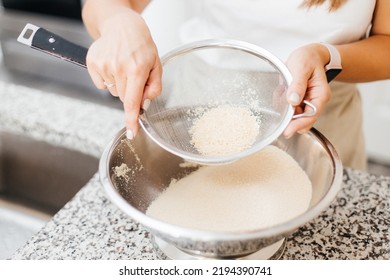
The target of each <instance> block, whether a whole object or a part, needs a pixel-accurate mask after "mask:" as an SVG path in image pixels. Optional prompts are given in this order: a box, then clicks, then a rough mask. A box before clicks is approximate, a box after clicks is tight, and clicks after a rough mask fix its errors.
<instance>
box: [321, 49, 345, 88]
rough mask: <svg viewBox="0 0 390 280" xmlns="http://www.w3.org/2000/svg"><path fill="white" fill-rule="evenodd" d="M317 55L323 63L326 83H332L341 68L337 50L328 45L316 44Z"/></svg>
mask: <svg viewBox="0 0 390 280" xmlns="http://www.w3.org/2000/svg"><path fill="white" fill-rule="evenodd" d="M317 45H318V47H319V48H318V49H319V55H320V56H321V60H322V61H323V65H324V68H325V73H326V77H327V80H328V82H330V81H332V80H333V79H334V78H335V77H336V76H337V75H338V74H340V72H341V70H342V69H343V68H342V64H341V55H340V52H339V51H338V49H337V48H336V47H335V46H333V45H331V44H328V43H318V44H317Z"/></svg>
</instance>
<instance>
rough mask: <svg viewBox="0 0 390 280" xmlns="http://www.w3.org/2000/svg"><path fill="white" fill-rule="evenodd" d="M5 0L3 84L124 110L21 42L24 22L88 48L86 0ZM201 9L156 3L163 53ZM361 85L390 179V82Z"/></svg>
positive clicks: (370, 141)
mask: <svg viewBox="0 0 390 280" xmlns="http://www.w3.org/2000/svg"><path fill="white" fill-rule="evenodd" d="M0 1H1V2H0V4H1V5H0V47H1V52H0V81H5V82H11V83H16V84H21V85H25V86H28V87H31V88H36V89H40V90H42V91H47V92H57V93H60V94H64V95H67V96H70V97H74V98H78V99H81V100H88V101H90V102H96V103H99V104H105V105H107V106H111V107H115V108H121V103H120V101H119V100H118V99H116V98H113V97H111V96H110V95H109V94H108V93H107V92H106V91H100V90H97V89H95V87H94V85H93V84H92V82H91V80H90V78H89V76H88V73H87V71H86V70H85V69H83V68H81V67H78V66H76V65H73V64H71V63H66V62H63V61H61V60H59V59H58V58H54V57H51V56H49V55H47V54H43V53H40V52H38V51H35V50H32V49H30V48H28V47H27V46H24V45H21V44H20V43H18V42H17V41H16V38H17V37H18V35H19V34H20V32H21V31H22V29H23V27H24V26H25V24H26V23H32V24H35V25H37V26H41V27H44V28H46V29H49V30H50V31H52V32H54V33H57V34H59V35H61V36H63V37H64V38H66V39H68V40H70V41H73V42H75V43H78V44H80V45H83V46H86V47H88V46H89V45H90V43H91V38H90V37H89V35H88V34H87V32H86V30H85V28H84V27H83V24H82V21H81V5H82V2H83V1H82V0H0ZM191 2H192V3H191ZM196 5H197V3H196V1H182V0H154V1H152V3H151V4H150V5H149V6H148V7H147V9H146V10H145V11H144V13H143V16H144V18H145V20H146V22H147V23H148V24H149V27H150V29H151V32H152V35H153V36H154V39H155V41H156V43H157V47H158V49H159V52H160V55H163V54H164V53H166V52H167V51H169V50H171V49H172V48H174V47H176V46H178V45H179V44H180V43H179V40H178V38H177V35H176V34H177V32H176V31H177V28H178V27H179V26H180V24H181V22H183V21H184V20H185V19H187V18H188V17H189V16H190V14H191V11H193V9H195V8H196ZM178 10H180V11H182V10H183V11H185V12H184V13H178V12H177V11H178ZM162 23H163V24H162ZM359 87H360V89H361V92H362V98H363V103H364V117H365V119H364V121H365V123H364V129H365V134H366V144H367V152H368V154H369V157H370V165H369V172H371V173H375V174H382V175H387V176H390V144H389V143H390V81H381V82H373V83H367V84H361V85H359ZM0 102H1V100H0ZM351 145H353V139H351Z"/></svg>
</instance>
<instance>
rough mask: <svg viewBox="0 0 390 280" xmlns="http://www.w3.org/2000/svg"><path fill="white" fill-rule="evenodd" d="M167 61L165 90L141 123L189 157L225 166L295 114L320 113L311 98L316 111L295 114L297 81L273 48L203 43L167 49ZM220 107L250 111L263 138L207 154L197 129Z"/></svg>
mask: <svg viewBox="0 0 390 280" xmlns="http://www.w3.org/2000/svg"><path fill="white" fill-rule="evenodd" d="M161 61H162V64H163V77H162V84H163V90H162V94H161V95H160V96H159V97H157V98H156V99H154V100H153V101H152V102H151V105H150V106H149V108H148V109H147V111H145V112H143V114H141V116H140V118H139V121H140V124H141V126H142V127H143V129H144V130H145V132H146V133H147V135H148V136H149V137H150V138H151V139H152V140H154V142H156V143H157V144H158V145H160V146H161V147H162V148H164V149H165V150H167V151H169V152H171V153H172V154H175V155H177V156H179V157H181V158H183V159H186V160H188V161H192V162H196V163H200V164H224V163H229V162H232V161H234V160H237V159H239V158H242V157H245V156H247V155H250V154H252V153H254V152H256V151H258V150H260V149H262V148H264V147H265V146H267V145H269V144H270V143H272V142H273V141H274V140H275V139H276V138H278V137H279V136H280V134H281V133H282V132H283V131H284V129H285V128H286V127H287V125H288V123H289V122H290V120H291V119H292V118H297V117H305V116H309V115H312V114H313V113H314V112H315V111H316V109H315V107H314V106H313V105H312V104H310V103H308V102H306V101H305V103H306V104H308V105H309V106H311V107H312V108H313V111H312V112H310V113H306V114H300V115H295V116H293V114H294V109H293V107H292V106H291V105H290V104H289V103H288V102H287V99H286V90H287V88H288V86H289V85H290V83H291V80H292V77H291V74H290V72H289V71H288V69H287V67H286V66H285V64H284V63H282V62H281V61H280V60H279V59H278V58H277V57H276V56H275V55H273V54H272V53H270V52H269V51H267V50H265V49H263V48H261V47H259V46H256V45H253V44H249V43H247V42H242V41H236V40H204V41H198V42H194V43H191V44H187V45H184V46H182V47H180V48H177V49H175V50H173V51H171V52H169V53H167V54H166V55H165V56H163V57H162V58H161ZM220 106H230V107H232V108H245V109H247V110H249V111H250V112H251V115H252V116H253V117H254V118H255V119H256V122H257V123H258V127H259V131H258V134H257V137H256V139H255V140H254V142H253V143H251V144H250V145H248V146H247V147H245V148H243V149H241V150H237V151H234V152H231V153H228V154H222V155H212V154H210V155H209V154H204V153H203V154H202V153H201V152H200V151H199V150H198V149H197V148H196V147H195V146H194V145H193V143H192V137H193V135H192V134H191V128H192V127H193V126H194V123H195V122H196V121H197V120H199V118H200V117H201V116H202V114H203V113H205V112H208V111H209V110H211V109H213V108H217V107H220ZM226 117H228V116H226ZM238 117H239V116H238ZM244 125H246V124H244ZM216 129H218V127H217V128H216ZM231 129H232V131H233V130H234V129H235V128H234V127H232V128H231ZM216 133H217V134H218V131H217V132H216ZM220 137H224V135H223V134H221V136H220ZM242 137H245V136H244V135H243V136H242Z"/></svg>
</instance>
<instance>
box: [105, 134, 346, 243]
mask: <svg viewBox="0 0 390 280" xmlns="http://www.w3.org/2000/svg"><path fill="white" fill-rule="evenodd" d="M125 133H126V129H125V128H123V129H122V130H120V131H119V132H118V133H117V135H116V136H115V137H114V138H113V139H112V140H111V141H110V143H109V144H108V146H107V147H106V148H105V150H104V152H103V154H102V156H101V159H100V162H99V175H100V180H101V183H102V185H103V187H104V189H105V191H106V193H107V195H108V197H109V198H110V200H111V201H112V202H113V203H114V204H115V205H117V206H118V207H119V208H120V209H121V210H122V211H123V212H124V213H126V214H127V215H128V216H129V217H131V218H132V219H134V221H136V222H138V223H140V224H141V225H143V226H144V227H146V228H148V229H149V230H150V231H152V232H156V233H160V234H161V233H164V234H166V235H168V236H171V237H177V238H187V239H191V240H198V241H206V242H224V241H244V240H252V239H257V238H266V237H272V236H275V235H280V234H281V233H284V232H291V231H294V230H295V229H296V228H297V227H299V226H302V225H304V224H305V223H307V222H308V221H310V220H312V219H313V218H315V217H316V216H318V215H319V214H320V213H321V212H322V211H324V210H325V209H326V207H328V206H329V205H330V204H331V203H332V201H333V200H334V199H335V197H336V195H337V193H338V192H339V190H340V188H341V182H342V170H343V168H342V163H341V160H340V159H339V156H338V154H337V152H336V150H335V149H334V147H333V145H332V144H331V143H330V142H329V141H328V140H327V139H326V138H325V137H324V136H323V135H322V134H321V133H320V132H319V131H317V130H316V129H314V128H312V129H311V130H310V131H309V132H307V134H309V136H310V137H314V138H316V139H317V140H320V142H321V143H322V144H323V145H324V148H326V149H327V150H328V152H329V153H330V155H331V156H332V159H333V165H334V166H333V168H334V171H335V172H334V174H333V178H332V186H333V187H331V188H330V189H329V191H328V192H327V193H326V194H325V195H324V197H323V199H321V200H320V201H319V202H318V203H317V204H316V205H314V206H312V207H311V208H310V209H309V210H308V211H307V212H305V213H303V214H301V215H299V216H297V217H296V218H294V219H291V220H289V221H288V222H285V223H282V224H278V225H275V226H273V227H270V228H265V229H258V230H253V231H246V232H232V233H229V232H211V231H204V230H196V229H190V228H183V227H180V226H176V225H172V224H167V223H164V222H162V221H159V220H156V219H154V218H152V217H149V216H147V215H146V214H145V213H143V212H141V211H139V210H137V209H136V208H134V207H133V206H131V205H130V204H129V203H128V202H127V201H126V200H125V199H124V198H123V197H122V196H121V195H120V194H119V192H118V191H117V190H116V188H115V187H114V185H113V184H112V183H111V181H110V180H109V175H108V174H109V159H110V157H111V154H112V152H113V150H114V149H115V147H116V144H117V143H118V141H120V140H121V139H122V137H123V136H124V135H125Z"/></svg>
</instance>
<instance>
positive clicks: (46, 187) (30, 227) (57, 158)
mask: <svg viewBox="0 0 390 280" xmlns="http://www.w3.org/2000/svg"><path fill="white" fill-rule="evenodd" d="M97 168H98V159H97V158H95V157H93V156H90V155H86V154H83V153H81V152H78V151H74V150H70V149H66V148H63V147H58V146H53V145H51V144H48V143H46V142H41V141H37V140H34V139H31V138H28V137H24V136H20V135H14V134H10V133H5V132H1V131H0V259H6V258H8V257H10V256H11V255H12V253H13V252H14V251H16V250H17V248H19V247H20V246H22V245H23V244H24V243H25V242H26V241H27V240H28V239H29V238H31V236H32V235H33V234H34V233H35V232H37V231H38V230H39V229H40V228H41V227H42V226H43V225H44V224H45V223H46V222H47V221H48V220H49V219H50V218H51V217H52V216H53V215H54V214H55V213H56V212H57V211H58V210H60V209H61V208H62V207H63V206H64V205H65V204H66V203H67V202H68V201H69V200H70V199H71V198H72V197H73V196H74V195H75V194H76V193H77V192H78V191H79V190H80V188H81V187H83V186H84V185H85V184H86V183H87V182H88V181H89V179H90V178H91V177H92V175H93V174H94V173H96V171H97Z"/></svg>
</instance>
